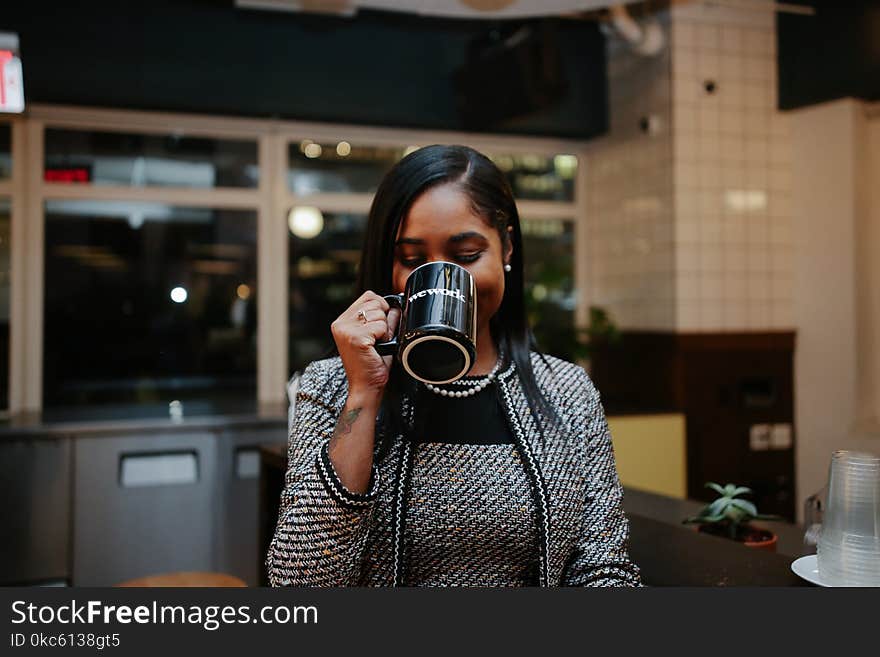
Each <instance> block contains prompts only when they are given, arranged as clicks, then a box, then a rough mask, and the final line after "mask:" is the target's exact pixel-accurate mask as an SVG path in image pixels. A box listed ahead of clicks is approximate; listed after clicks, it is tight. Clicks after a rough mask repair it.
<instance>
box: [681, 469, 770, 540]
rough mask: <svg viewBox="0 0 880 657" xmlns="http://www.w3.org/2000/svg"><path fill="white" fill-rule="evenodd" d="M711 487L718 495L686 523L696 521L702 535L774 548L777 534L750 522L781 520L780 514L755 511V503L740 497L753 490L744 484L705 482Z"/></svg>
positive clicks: (685, 521)
mask: <svg viewBox="0 0 880 657" xmlns="http://www.w3.org/2000/svg"><path fill="white" fill-rule="evenodd" d="M706 487H707V488H711V489H712V490H714V491H715V492H716V493H718V494H719V495H720V496H721V497H719V498H718V499H716V500H715V501H713V502H711V503H709V504H707V505H706V506H704V507H703V508H702V509H700V512H699V513H698V514H697V515H696V516H694V517H693V518H687V519H686V520H684V523H685V524H690V523H694V524H697V525H698V527H697V530H698V531H700V532H703V533H705V534H712V535H714V536H721V537H724V538H729V539H732V540H734V541H738V542H740V543H745V544H746V545H747V546H749V547H756V548H762V549H766V550H772V551H775V550H776V541H777V536H776V534H775V533H773V532H772V531H770V530H769V529H762V528H760V527H755V526H754V525H752V524H751V521H753V520H781V519H782V518H780V517H779V516H774V515H765V514H760V513H758V509H757V508H756V507H755V505H754V503H752V502H749V501H748V500H744V499H742V498H741V497H740V496H741V495H745V494H749V493H751V492H752V490H751V489H750V488H746V487H745V486H737V485H736V484H727V485H726V486H724V487H722V486H720V485H719V484H716V483H715V482H711V481H710V482H708V483H707V484H706Z"/></svg>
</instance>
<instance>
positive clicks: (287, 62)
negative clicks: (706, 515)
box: [0, 0, 880, 585]
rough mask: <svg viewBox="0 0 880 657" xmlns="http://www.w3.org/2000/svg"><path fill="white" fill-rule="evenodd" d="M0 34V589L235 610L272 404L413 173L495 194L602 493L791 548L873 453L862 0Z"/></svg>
mask: <svg viewBox="0 0 880 657" xmlns="http://www.w3.org/2000/svg"><path fill="white" fill-rule="evenodd" d="M0 32H2V33H4V34H2V35H0V66H2V67H3V68H2V71H0V73H2V75H0V83H2V85H0V86H2V87H3V88H2V90H0V92H2V93H0V105H2V108H3V109H4V111H5V113H3V114H0V408H2V409H3V416H2V420H0V487H2V489H0V490H2V494H0V514H2V527H3V533H4V540H3V541H0V583H2V584H57V585H71V584H72V585H106V584H114V583H118V582H121V581H123V580H126V579H131V578H135V577H141V576H144V575H149V574H152V573H157V572H170V571H190V570H200V571H217V572H223V573H228V574H231V575H234V576H236V577H239V578H241V579H242V581H244V582H245V583H248V584H257V583H259V582H260V581H262V580H261V573H260V570H261V567H260V563H261V561H262V558H263V555H264V554H265V540H266V536H267V532H268V533H271V529H272V523H274V518H273V517H272V513H273V504H274V505H277V496H278V493H279V489H278V486H279V485H280V484H279V481H278V480H277V479H273V478H272V477H273V476H275V475H277V472H278V470H279V469H280V470H281V471H282V475H283V462H282V463H281V465H280V466H279V465H278V463H277V462H273V461H272V459H273V458H276V457H278V455H279V454H283V446H284V443H285V440H286V426H287V390H286V382H287V381H288V379H289V378H290V376H291V375H292V374H293V373H294V372H295V371H297V370H300V369H302V368H303V367H304V366H305V365H306V364H307V363H308V362H310V361H311V360H313V359H315V358H319V357H321V356H322V355H323V354H324V353H325V352H326V350H327V349H328V347H330V346H331V344H332V339H331V337H330V333H329V324H330V322H331V321H332V320H333V319H334V318H335V317H337V316H338V315H339V313H340V312H341V311H342V310H343V309H345V308H346V307H347V306H348V305H349V304H350V302H351V300H352V299H351V293H352V290H353V283H354V280H355V276H356V272H357V267H358V259H359V252H360V248H361V243H362V239H363V233H364V228H365V222H366V215H367V213H368V210H369V206H370V202H371V199H372V194H373V193H374V192H375V190H376V186H377V184H378V182H379V181H380V180H381V178H382V176H383V175H384V173H385V172H386V171H387V170H388V168H389V167H390V166H392V165H393V164H394V163H395V162H396V161H397V160H398V159H400V158H401V157H402V156H404V155H405V154H406V153H408V152H410V151H411V150H413V149H416V148H418V147H420V146H423V145H427V144H431V143H466V144H468V145H470V146H473V147H474V148H477V149H479V150H481V151H483V152H485V153H486V154H487V155H489V156H490V157H491V158H492V159H493V160H494V161H495V162H496V163H497V164H498V166H499V167H500V168H501V169H502V170H503V171H504V172H505V174H506V175H507V176H508V179H509V180H510V183H511V185H512V187H513V189H514V191H515V194H516V197H517V200H518V205H519V209H520V215H521V217H522V225H523V235H524V241H525V244H524V248H525V258H526V281H527V290H526V291H527V298H528V311H529V316H530V318H531V321H532V323H533V327H534V331H535V334H536V336H537V338H538V340H539V343H540V344H541V345H542V347H543V348H544V350H545V351H547V352H549V353H551V354H554V355H557V356H560V357H562V358H565V359H568V360H573V361H577V362H579V363H581V364H582V365H584V366H585V367H587V368H588V370H589V371H590V373H591V375H592V377H593V379H594V381H595V382H596V385H597V386H598V388H599V390H600V392H601V393H602V396H603V401H604V404H605V408H606V411H607V413H608V416H609V420H610V424H611V428H612V432H613V435H614V443H615V450H616V454H617V458H618V467H619V471H620V475H621V479H622V480H623V483H624V485H625V486H626V487H627V491H628V492H629V491H633V495H634V496H635V495H636V494H637V492H638V491H643V492H645V493H650V494H653V495H660V496H664V497H668V498H673V499H680V500H685V499H691V500H703V499H711V492H710V491H707V490H706V489H705V487H704V483H705V482H706V481H720V482H722V483H727V482H728V481H730V482H736V483H738V484H742V485H747V486H750V487H751V488H752V489H753V490H754V491H755V493H754V498H753V499H754V501H755V502H756V503H757V504H758V507H759V508H760V510H761V511H763V512H766V513H776V514H780V515H782V516H784V517H785V518H787V519H788V520H790V521H792V522H797V521H799V520H802V516H803V506H804V502H805V500H806V498H807V497H808V496H810V495H811V494H813V493H815V492H817V491H818V490H820V489H821V488H822V487H823V486H824V485H825V482H826V478H827V469H828V464H829V461H830V456H831V452H832V451H833V450H835V449H842V448H858V449H864V450H867V451H873V452H875V453H877V452H880V259H878V254H880V104H878V103H877V101H878V97H880V7H878V5H877V3H876V2H867V1H865V2H853V3H835V2H825V1H819V0H817V1H814V2H798V3H794V2H786V3H774V2H772V1H767V2H765V1H760V0H725V1H722V0H712V1H710V0H702V1H701V0H693V1H688V2H685V1H682V2H668V1H667V2H661V1H648V2H639V3H630V4H626V5H613V4H611V3H609V2H604V1H602V0H592V1H591V0H581V1H578V0H553V1H540V0H433V1H430V2H429V1H418V0H401V1H400V2H384V1H382V0H376V1H371V0H363V1H362V0H327V1H324V2H322V1H319V0H310V1H306V0H300V1H296V0H236V1H233V0H227V1H219V0H217V1H210V0H204V1H197V0H192V1H181V2H170V1H164V0H154V1H152V2H149V3H118V2H115V3H110V2H81V3H49V2H40V1H29V2H20V1H19V2H10V3H6V5H5V6H4V9H3V11H2V12H0ZM19 62H20V66H21V68H20V69H17V68H14V65H17V64H18V63H19ZM22 83H23V89H24V93H23V100H24V106H23V107H20V106H19V105H17V104H16V98H19V97H21V84H22ZM22 110H23V111H22ZM388 292H390V291H388ZM279 449H280V451H279ZM273 450H274V451H273ZM273 454H274V457H273ZM273 463H275V465H274V466H273V465H272V464H273ZM269 467H274V470H273V472H275V475H272V474H271V473H267V468H269ZM707 493H709V494H710V497H708V498H707V497H706V495H707ZM634 499H637V498H634ZM276 512H277V511H276Z"/></svg>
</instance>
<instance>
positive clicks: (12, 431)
mask: <svg viewBox="0 0 880 657" xmlns="http://www.w3.org/2000/svg"><path fill="white" fill-rule="evenodd" d="M182 407H183V408H182V410H183V413H182V415H181V416H180V417H176V418H172V417H171V415H170V413H169V405H168V404H151V405H137V406H134V405H108V406H88V407H80V408H69V409H59V410H53V411H44V412H43V413H22V414H18V415H15V416H13V417H9V418H5V419H2V420H0V441H3V440H9V439H20V438H22V437H44V436H52V437H57V436H59V435H64V436H76V435H77V434H86V433H87V434H89V435H96V434H113V435H119V434H121V433H140V432H145V431H161V432H163V433H165V432H185V431H197V430H211V429H223V428H227V427H229V428H232V427H243V426H248V427H255V426H256V427H269V428H273V427H277V428H279V429H280V430H282V431H284V430H285V428H286V426H287V405H286V404H264V405H258V404H257V403H256V402H232V403H224V404H222V405H221V404H216V403H205V402H184V403H183V404H182Z"/></svg>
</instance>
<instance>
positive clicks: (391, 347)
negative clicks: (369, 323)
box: [375, 294, 403, 356]
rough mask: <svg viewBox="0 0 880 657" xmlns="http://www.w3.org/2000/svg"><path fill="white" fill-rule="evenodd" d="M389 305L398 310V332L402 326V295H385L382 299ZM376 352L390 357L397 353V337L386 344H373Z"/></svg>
mask: <svg viewBox="0 0 880 657" xmlns="http://www.w3.org/2000/svg"><path fill="white" fill-rule="evenodd" d="M382 298H383V299H385V301H387V302H388V303H389V305H391V306H397V307H398V308H399V309H400V313H401V315H400V321H399V322H398V324H397V330H398V331H399V330H400V326H401V324H403V295H402V294H386V295H385V296H384V297H382ZM375 347H376V351H378V352H379V355H380V356H391V355H393V354H396V353H397V348H398V344H397V335H395V336H394V337H393V338H391V339H390V340H389V341H388V342H377V343H376V344H375Z"/></svg>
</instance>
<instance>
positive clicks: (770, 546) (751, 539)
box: [696, 525, 779, 552]
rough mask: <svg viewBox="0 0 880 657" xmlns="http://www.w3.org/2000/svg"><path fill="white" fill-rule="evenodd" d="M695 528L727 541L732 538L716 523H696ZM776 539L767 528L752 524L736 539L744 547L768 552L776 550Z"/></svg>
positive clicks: (777, 538) (777, 539)
mask: <svg viewBox="0 0 880 657" xmlns="http://www.w3.org/2000/svg"><path fill="white" fill-rule="evenodd" d="M696 529H697V531H698V532H701V533H703V534H709V535H711V536H719V537H721V538H726V539H727V540H729V541H730V540H733V539H731V538H730V536H729V535H728V534H727V531H726V530H725V529H723V528H719V527H718V526H717V525H697V527H696ZM778 541H779V537H778V536H777V535H776V534H774V533H773V532H771V531H770V530H769V529H763V528H761V527H756V526H754V525H752V526H751V527H749V528H748V533H747V534H746V535H745V536H744V537H743V538H742V539H737V540H736V542H737V543H742V544H743V545H745V546H746V547H750V548H757V549H759V550H768V551H770V552H776V543H777V542H778Z"/></svg>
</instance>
